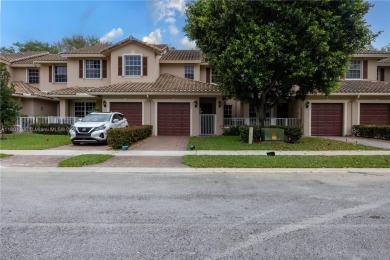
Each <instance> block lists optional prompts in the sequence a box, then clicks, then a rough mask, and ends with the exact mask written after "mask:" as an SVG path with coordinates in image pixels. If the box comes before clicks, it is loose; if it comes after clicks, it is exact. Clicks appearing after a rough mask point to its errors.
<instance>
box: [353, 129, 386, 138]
mask: <svg viewBox="0 0 390 260" xmlns="http://www.w3.org/2000/svg"><path fill="white" fill-rule="evenodd" d="M352 134H353V135H354V136H359V137H365V138H378V139H385V140H390V126H389V125H354V126H352Z"/></svg>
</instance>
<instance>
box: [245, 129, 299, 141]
mask: <svg viewBox="0 0 390 260" xmlns="http://www.w3.org/2000/svg"><path fill="white" fill-rule="evenodd" d="M249 127H253V142H260V141H261V127H260V126H240V137H241V141H242V142H244V143H247V142H248V140H249ZM263 128H281V129H283V130H284V141H285V142H286V143H296V142H298V141H299V140H301V137H302V128H301V127H294V126H267V127H263Z"/></svg>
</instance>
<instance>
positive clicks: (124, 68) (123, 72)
mask: <svg viewBox="0 0 390 260" xmlns="http://www.w3.org/2000/svg"><path fill="white" fill-rule="evenodd" d="M130 56H139V57H140V64H141V65H140V75H126V57H130ZM128 66H136V65H128ZM143 66H144V64H143V56H142V54H141V53H129V54H123V57H122V75H123V77H125V78H142V76H143V68H144V67H143Z"/></svg>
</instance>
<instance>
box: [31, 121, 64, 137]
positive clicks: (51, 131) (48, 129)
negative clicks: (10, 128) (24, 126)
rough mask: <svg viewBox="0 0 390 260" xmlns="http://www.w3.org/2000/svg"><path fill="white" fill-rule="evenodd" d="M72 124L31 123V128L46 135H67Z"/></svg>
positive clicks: (34, 131)
mask: <svg viewBox="0 0 390 260" xmlns="http://www.w3.org/2000/svg"><path fill="white" fill-rule="evenodd" d="M69 128H70V124H40V123H39V124H31V125H30V129H31V131H32V132H33V133H36V134H46V135H66V134H68V131H69Z"/></svg>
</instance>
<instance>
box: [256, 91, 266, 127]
mask: <svg viewBox="0 0 390 260" xmlns="http://www.w3.org/2000/svg"><path fill="white" fill-rule="evenodd" d="M265 104H266V96H265V94H263V95H261V96H260V97H259V99H258V102H256V104H255V111H256V125H257V126H260V127H262V126H264V123H265V116H266V113H265Z"/></svg>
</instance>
